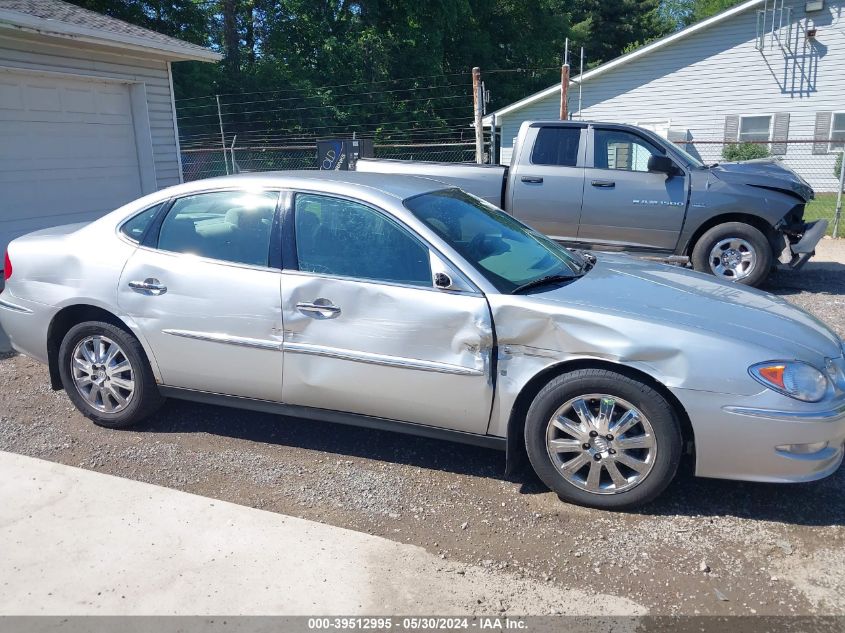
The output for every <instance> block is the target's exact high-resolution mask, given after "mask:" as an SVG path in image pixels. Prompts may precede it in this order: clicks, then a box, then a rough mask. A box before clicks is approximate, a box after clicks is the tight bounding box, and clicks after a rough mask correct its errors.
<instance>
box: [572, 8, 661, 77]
mask: <svg viewBox="0 0 845 633" xmlns="http://www.w3.org/2000/svg"><path fill="white" fill-rule="evenodd" d="M572 4H573V11H572V19H573V20H574V21H575V23H577V24H580V25H581V27H582V28H584V29H586V30H587V32H588V34H589V35H588V37H589V39H588V41H587V42H586V43H585V45H584V48H585V49H586V56H587V59H588V60H589V63H590V65H591V66H592V65H597V64H599V63H603V62H606V61H608V60H610V59H613V58H614V57H618V56H619V55H621V54H623V53H624V52H625V50H626V49H628V48H630V45H631V44H632V43H635V42H643V43H645V42H648V41H651V40H653V39H655V38H658V37H662V36H663V35H667V34H668V33H670V32H671V30H672V26H673V25H672V24H671V22H670V21H668V20H667V19H666V17H665V16H664V14H663V12H662V11H661V3H660V0H616V1H614V2H607V1H606V0H574V1H573V3H572Z"/></svg>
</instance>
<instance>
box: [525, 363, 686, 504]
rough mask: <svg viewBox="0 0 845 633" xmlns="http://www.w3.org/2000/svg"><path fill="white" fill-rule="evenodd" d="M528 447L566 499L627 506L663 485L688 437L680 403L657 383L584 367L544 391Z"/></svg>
mask: <svg viewBox="0 0 845 633" xmlns="http://www.w3.org/2000/svg"><path fill="white" fill-rule="evenodd" d="M525 446H526V449H527V452H528V458H529V460H530V461H531V465H532V466H533V467H534V471H535V472H536V473H537V475H538V476H539V477H540V479H542V480H543V483H545V484H546V485H547V486H548V487H549V488H551V489H552V490H553V491H554V492H556V493H557V494H558V496H559V497H560V498H561V499H562V500H564V501H568V502H570V503H575V504H577V505H582V506H589V507H593V508H601V509H605V510H624V509H628V508H633V507H636V506H639V505H642V504H644V503H647V502H648V501H651V500H652V499H654V498H655V497H657V496H658V495H659V494H660V493H661V492H663V490H664V489H665V488H666V486H668V485H669V483H670V482H671V481H672V479H673V478H674V476H675V473H676V472H677V469H678V464H679V462H680V459H681V449H682V446H683V443H682V439H681V431H680V424H679V422H678V418H677V414H676V412H675V410H674V409H673V407H672V406H671V405H670V404H669V402H667V401H666V399H665V398H664V397H663V396H662V395H660V393H658V392H657V391H656V390H655V389H653V388H652V387H651V386H649V385H647V384H645V383H643V382H640V381H638V380H635V379H633V378H630V377H628V376H626V375H624V374H621V373H618V372H615V371H608V370H604V369H581V370H577V371H572V372H569V373H566V374H563V375H561V376H558V377H557V378H555V379H554V380H552V381H551V382H550V383H549V384H548V385H546V387H545V388H543V390H542V391H540V393H539V394H537V397H536V398H535V399H534V402H533V403H532V404H531V407H530V408H529V410H528V416H527V418H526V421H525Z"/></svg>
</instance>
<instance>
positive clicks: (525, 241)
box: [404, 189, 585, 292]
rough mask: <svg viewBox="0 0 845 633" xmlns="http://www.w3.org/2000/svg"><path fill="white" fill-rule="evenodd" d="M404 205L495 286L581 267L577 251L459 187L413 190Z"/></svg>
mask: <svg viewBox="0 0 845 633" xmlns="http://www.w3.org/2000/svg"><path fill="white" fill-rule="evenodd" d="M404 205H405V207H406V208H407V209H408V210H409V211H411V213H413V214H414V216H416V217H417V218H418V219H419V220H420V221H422V222H423V223H425V225H426V226H428V227H429V228H430V229H431V230H432V231H434V232H435V233H437V235H439V236H440V237H441V238H442V239H443V240H444V241H446V242H447V243H448V244H449V246H451V247H452V248H454V249H455V250H456V251H457V252H458V253H460V254H461V256H463V257H464V258H465V259H466V260H467V261H468V262H469V263H470V264H472V265H473V266H474V267H475V268H476V269H477V270H478V271H479V272H480V273H481V274H482V275H484V277H485V278H486V279H487V280H488V281H490V283H492V284H493V285H494V286H495V287H496V289H497V290H499V292H513V291H514V290H516V289H517V288H519V287H520V286H523V285H525V284H527V283H531V282H533V281H537V280H539V279H543V278H546V277H553V276H554V277H557V276H562V277H566V278H575V277H577V276H579V275H580V274H581V272H582V271H583V269H584V267H585V263H584V261H583V259H582V258H581V257H580V256H578V255H576V254H575V253H572V252H571V251H569V250H567V249H566V248H564V247H563V246H561V245H559V244H558V243H557V242H555V241H553V240H551V239H549V238H548V237H546V236H545V235H542V234H540V233H538V232H537V231H535V230H534V229H532V228H530V227H528V226H526V225H524V224H522V223H521V222H519V221H518V220H516V219H515V218H514V217H512V216H510V215H508V214H507V213H505V212H504V211H501V210H500V209H497V208H496V207H494V206H493V205H492V204H489V203H487V202H485V201H484V200H481V199H480V198H476V197H475V196H472V195H470V194H468V193H465V192H463V191H461V190H459V189H448V190H444V191H435V192H432V193H426V194H422V195H419V196H415V197H413V198H409V199H407V200H405V201H404Z"/></svg>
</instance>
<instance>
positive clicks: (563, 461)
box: [546, 393, 657, 494]
mask: <svg viewBox="0 0 845 633" xmlns="http://www.w3.org/2000/svg"><path fill="white" fill-rule="evenodd" d="M546 450H547V451H548V453H549V457H550V458H551V460H552V463H553V464H554V465H555V467H556V468H557V469H558V471H559V472H560V474H561V475H563V477H564V479H566V481H568V482H569V483H571V484H573V485H574V486H577V487H578V488H580V489H581V490H586V491H587V492H591V493H594V494H616V493H620V492H624V491H626V490H630V489H631V488H633V487H634V486H636V485H637V484H639V483H640V482H642V481H643V480H644V479H645V478H646V477H647V476H648V474H649V473H650V472H651V469H652V467H653V466H654V460H655V457H656V456H657V441H656V440H655V437H654V430H653V429H652V427H651V423H650V422H649V421H648V418H646V417H645V416H644V415H643V414H642V412H641V411H640V410H639V409H637V408H636V407H635V406H634V405H632V404H631V403H630V402H627V401H625V400H623V399H622V398H617V397H616V396H610V395H607V394H599V393H593V394H588V395H584V396H578V397H577V398H573V399H572V400H570V401H569V402H567V403H566V404H564V405H563V406H562V407H560V408H559V409H558V410H557V411H555V413H554V415H553V416H552V419H551V420H549V424H548V427H547V428H546Z"/></svg>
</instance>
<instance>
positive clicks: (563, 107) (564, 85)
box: [560, 64, 569, 121]
mask: <svg viewBox="0 0 845 633" xmlns="http://www.w3.org/2000/svg"><path fill="white" fill-rule="evenodd" d="M568 118H569V64H564V65H563V66H561V67H560V120H561V121H566V119H568Z"/></svg>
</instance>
